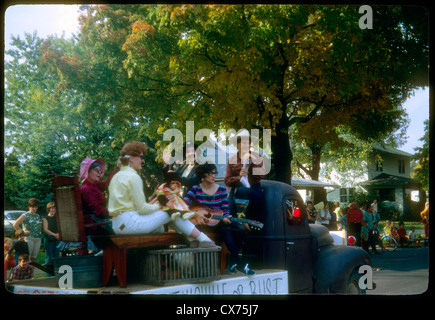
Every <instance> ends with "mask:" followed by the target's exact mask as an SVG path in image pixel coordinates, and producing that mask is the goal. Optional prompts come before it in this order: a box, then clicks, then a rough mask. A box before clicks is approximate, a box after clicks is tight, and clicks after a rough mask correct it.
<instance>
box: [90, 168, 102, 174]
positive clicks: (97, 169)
mask: <svg viewBox="0 0 435 320" xmlns="http://www.w3.org/2000/svg"><path fill="white" fill-rule="evenodd" d="M92 170H94V171H95V172H96V173H98V174H102V173H103V171H101V170H100V168H94V169H92Z"/></svg>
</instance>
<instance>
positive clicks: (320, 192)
mask: <svg viewBox="0 0 435 320" xmlns="http://www.w3.org/2000/svg"><path fill="white" fill-rule="evenodd" d="M310 149H311V168H312V169H311V180H315V181H319V174H320V158H321V155H322V147H321V146H320V145H318V144H317V143H315V144H313V145H311V146H310ZM313 191H314V195H313V198H314V199H313V201H314V202H315V203H319V202H320V201H323V202H326V201H327V200H326V190H325V188H315V189H314V190H313Z"/></svg>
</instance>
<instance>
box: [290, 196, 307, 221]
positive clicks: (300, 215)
mask: <svg viewBox="0 0 435 320" xmlns="http://www.w3.org/2000/svg"><path fill="white" fill-rule="evenodd" d="M285 208H286V217H287V223H288V224H289V225H295V224H296V225H297V224H301V223H302V221H304V219H305V214H304V212H305V210H304V207H303V205H302V206H299V204H298V201H297V200H294V199H287V200H286V201H285Z"/></svg>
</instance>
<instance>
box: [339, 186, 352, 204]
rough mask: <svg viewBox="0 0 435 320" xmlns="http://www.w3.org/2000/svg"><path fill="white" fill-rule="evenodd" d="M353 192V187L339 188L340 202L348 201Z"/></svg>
mask: <svg viewBox="0 0 435 320" xmlns="http://www.w3.org/2000/svg"><path fill="white" fill-rule="evenodd" d="M354 193H355V188H340V202H349V201H350V199H351V198H352V196H353V194H354Z"/></svg>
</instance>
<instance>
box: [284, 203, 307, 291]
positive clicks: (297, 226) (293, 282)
mask: <svg viewBox="0 0 435 320" xmlns="http://www.w3.org/2000/svg"><path fill="white" fill-rule="evenodd" d="M283 207H284V210H283V212H285V214H286V219H285V255H286V257H285V261H286V269H287V270H288V277H289V292H290V293H297V292H312V290H313V289H312V288H313V262H314V257H313V256H314V252H313V245H312V242H313V241H312V236H311V232H310V228H309V226H308V221H307V217H306V210H305V206H304V204H303V203H302V201H301V200H300V199H296V198H295V196H294V195H293V196H292V195H288V196H286V197H284V199H283Z"/></svg>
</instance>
